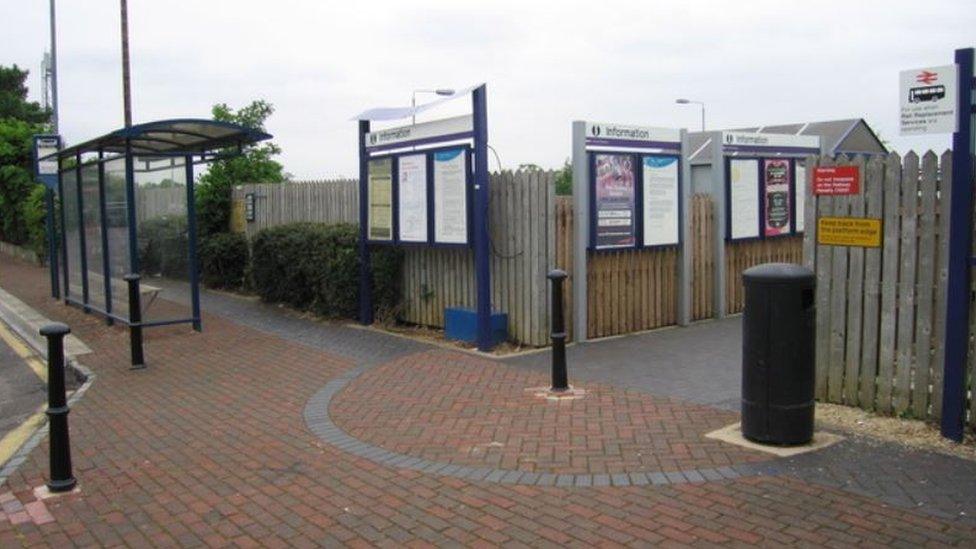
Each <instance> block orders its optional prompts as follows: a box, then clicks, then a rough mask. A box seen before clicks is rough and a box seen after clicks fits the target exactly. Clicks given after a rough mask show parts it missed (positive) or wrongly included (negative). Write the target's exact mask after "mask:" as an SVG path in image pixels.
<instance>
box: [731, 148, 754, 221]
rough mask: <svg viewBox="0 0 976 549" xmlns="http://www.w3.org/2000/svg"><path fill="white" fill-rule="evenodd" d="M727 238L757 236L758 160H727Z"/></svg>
mask: <svg viewBox="0 0 976 549" xmlns="http://www.w3.org/2000/svg"><path fill="white" fill-rule="evenodd" d="M728 198H729V238H730V239H732V240H738V239H740V238H757V237H758V236H759V160H756V159H742V160H738V159H733V160H729V197H728Z"/></svg>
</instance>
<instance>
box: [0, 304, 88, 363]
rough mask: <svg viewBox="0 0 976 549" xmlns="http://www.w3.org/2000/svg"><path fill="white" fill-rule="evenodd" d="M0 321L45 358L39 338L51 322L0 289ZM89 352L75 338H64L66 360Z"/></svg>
mask: <svg viewBox="0 0 976 549" xmlns="http://www.w3.org/2000/svg"><path fill="white" fill-rule="evenodd" d="M0 320H2V321H4V322H6V323H7V325H8V326H10V328H11V329H12V330H13V331H15V332H17V334H18V335H19V336H20V337H22V338H23V339H24V341H26V342H27V343H29V344H30V346H31V347H33V348H34V350H36V351H37V353H38V354H39V355H41V356H42V357H45V358H46V357H47V342H46V340H45V339H44V338H43V337H41V335H40V330H41V327H42V326H44V325H45V324H48V323H50V322H51V321H50V320H48V319H47V318H45V317H44V316H43V315H41V314H40V313H38V312H37V311H35V310H34V309H32V308H30V307H29V306H27V304H26V303H24V302H23V301H21V300H19V299H17V298H16V297H14V296H13V295H11V294H10V293H9V292H7V291H5V290H4V289H3V288H0ZM90 352H91V349H89V348H88V346H87V345H85V344H84V343H82V341H81V340H80V339H78V338H77V337H75V336H73V335H70V334H69V335H68V336H67V337H65V338H64V355H65V357H67V358H68V359H72V358H74V357H76V356H78V355H85V354H88V353H90Z"/></svg>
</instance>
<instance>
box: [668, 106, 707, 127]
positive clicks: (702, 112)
mask: <svg viewBox="0 0 976 549" xmlns="http://www.w3.org/2000/svg"><path fill="white" fill-rule="evenodd" d="M675 103H677V104H679V105H689V104H692V105H700V106H701V115H702V129H701V131H705V104H704V103H702V102H701V101H692V100H690V99H678V100H676V101H675Z"/></svg>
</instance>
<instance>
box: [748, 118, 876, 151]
mask: <svg viewBox="0 0 976 549" xmlns="http://www.w3.org/2000/svg"><path fill="white" fill-rule="evenodd" d="M731 131H741V132H756V133H785V134H791V135H818V136H820V139H821V142H822V143H823V145H824V150H826V151H827V153H828V154H842V153H882V152H887V151H888V149H887V147H885V146H884V143H882V142H881V140H880V139H878V136H877V134H875V133H874V130H872V129H871V126H868V123H867V122H865V121H864V119H863V118H849V119H845V120H826V121H823V122H802V123H793V124H779V125H775V126H758V127H752V128H737V129H734V130H731Z"/></svg>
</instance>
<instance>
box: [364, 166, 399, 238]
mask: <svg viewBox="0 0 976 549" xmlns="http://www.w3.org/2000/svg"><path fill="white" fill-rule="evenodd" d="M368 174H369V177H368V178H367V180H366V195H367V199H368V200H369V215H368V217H367V220H368V224H367V235H368V236H369V240H386V241H390V240H393V159H391V158H379V159H375V160H370V161H369V170H368Z"/></svg>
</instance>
